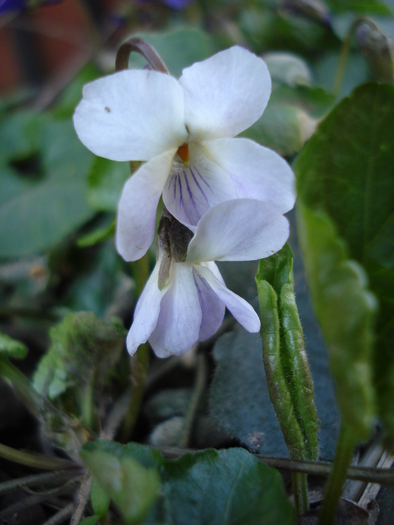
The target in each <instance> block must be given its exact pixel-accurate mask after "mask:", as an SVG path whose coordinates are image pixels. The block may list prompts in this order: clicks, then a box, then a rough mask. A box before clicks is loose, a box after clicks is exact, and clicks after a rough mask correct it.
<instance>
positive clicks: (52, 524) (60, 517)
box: [42, 503, 74, 525]
mask: <svg viewBox="0 0 394 525" xmlns="http://www.w3.org/2000/svg"><path fill="white" fill-rule="evenodd" d="M73 508H74V503H69V504H68V505H66V506H65V507H64V509H62V510H59V512H57V513H56V514H55V515H54V516H52V517H51V518H49V520H47V521H46V522H45V523H43V524H42V525H56V524H57V523H63V522H64V521H65V520H66V518H68V517H69V516H71V514H72V513H73Z"/></svg>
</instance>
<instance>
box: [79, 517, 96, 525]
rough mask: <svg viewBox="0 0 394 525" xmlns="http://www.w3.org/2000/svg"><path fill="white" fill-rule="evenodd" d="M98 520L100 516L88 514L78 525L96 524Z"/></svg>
mask: <svg viewBox="0 0 394 525" xmlns="http://www.w3.org/2000/svg"><path fill="white" fill-rule="evenodd" d="M99 521H100V516H96V515H94V516H88V517H87V518H85V519H83V520H82V521H80V522H79V524H78V525H97V523H98V522H99Z"/></svg>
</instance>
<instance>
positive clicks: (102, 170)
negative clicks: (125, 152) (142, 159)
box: [88, 157, 130, 212]
mask: <svg viewBox="0 0 394 525" xmlns="http://www.w3.org/2000/svg"><path fill="white" fill-rule="evenodd" d="M129 177H130V165H129V163H128V162H113V161H111V160H107V159H103V158H101V157H96V158H95V160H94V162H93V165H92V168H91V170H90V173H89V179H88V180H89V193H88V199H89V203H90V205H91V206H92V208H94V209H95V210H97V211H110V212H115V211H116V209H117V205H118V201H119V199H120V194H121V193H122V188H123V185H124V183H125V182H126V180H127V179H128V178H129Z"/></svg>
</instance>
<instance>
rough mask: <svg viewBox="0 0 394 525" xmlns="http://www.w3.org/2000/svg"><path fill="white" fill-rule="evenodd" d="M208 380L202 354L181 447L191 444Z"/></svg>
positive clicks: (198, 361)
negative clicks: (195, 420) (191, 436)
mask: <svg viewBox="0 0 394 525" xmlns="http://www.w3.org/2000/svg"><path fill="white" fill-rule="evenodd" d="M206 380H207V364H206V362H205V356H204V355H203V354H200V355H199V356H198V360H197V373H196V381H195V384H194V389H193V394H192V398H191V400H190V405H189V410H188V412H187V415H186V417H185V423H184V426H183V430H182V436H181V439H180V446H181V447H187V445H188V443H189V440H190V434H191V431H192V428H193V422H194V419H195V417H196V412H197V410H198V407H199V404H200V401H201V397H202V395H203V393H204V389H205V384H206Z"/></svg>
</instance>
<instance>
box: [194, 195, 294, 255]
mask: <svg viewBox="0 0 394 525" xmlns="http://www.w3.org/2000/svg"><path fill="white" fill-rule="evenodd" d="M289 232H290V230H289V222H288V220H287V219H286V217H284V216H283V215H282V214H281V213H279V212H278V210H277V209H276V208H274V207H273V206H271V205H269V204H266V203H265V202H261V201H257V200H254V199H236V200H231V201H225V202H222V203H220V204H218V205H217V206H215V207H214V208H212V209H210V210H209V211H208V212H207V213H206V214H205V215H204V217H203V218H202V219H201V221H200V222H199V223H198V225H197V229H196V233H195V234H194V237H193V238H192V240H191V241H190V244H189V248H188V251H187V259H186V260H187V261H189V262H201V261H253V260H255V259H263V258H264V257H269V256H270V255H272V254H273V253H275V252H277V251H278V250H280V249H281V248H282V246H283V245H284V244H285V242H286V241H287V239H288V237H289Z"/></svg>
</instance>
